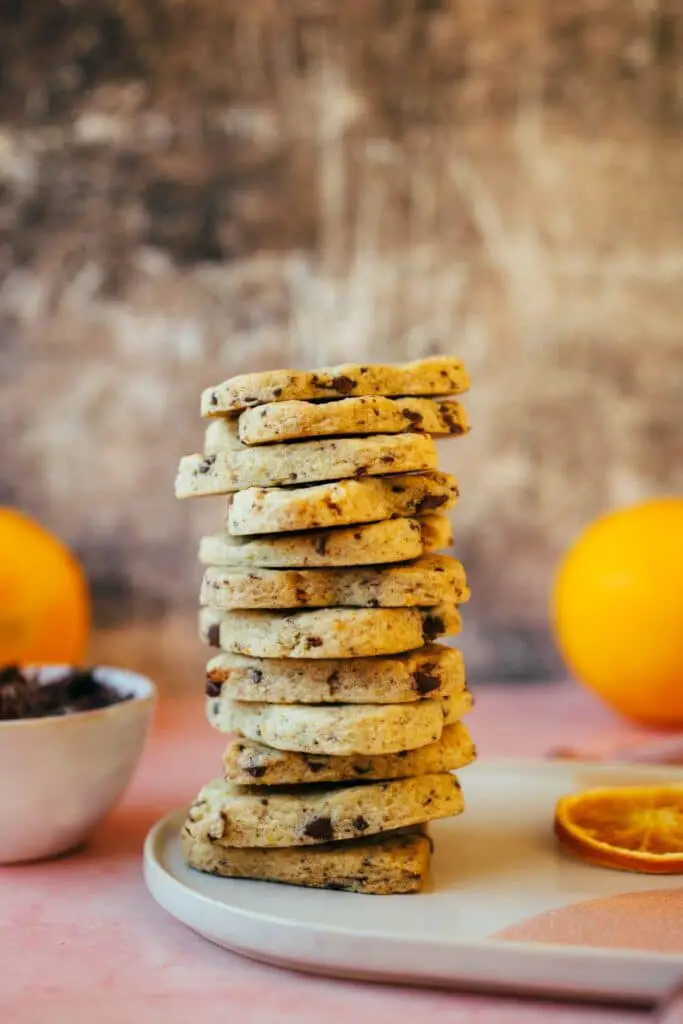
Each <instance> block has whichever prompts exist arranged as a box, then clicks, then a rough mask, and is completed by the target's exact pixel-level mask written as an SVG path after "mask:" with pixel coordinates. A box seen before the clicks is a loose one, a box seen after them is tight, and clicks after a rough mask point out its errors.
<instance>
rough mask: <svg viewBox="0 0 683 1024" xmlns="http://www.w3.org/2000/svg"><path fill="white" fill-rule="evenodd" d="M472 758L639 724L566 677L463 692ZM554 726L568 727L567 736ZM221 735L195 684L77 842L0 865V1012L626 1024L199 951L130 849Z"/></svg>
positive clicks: (137, 847)
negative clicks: (624, 720)
mask: <svg viewBox="0 0 683 1024" xmlns="http://www.w3.org/2000/svg"><path fill="white" fill-rule="evenodd" d="M471 725H472V731H473V733H474V735H475V736H476V740H477V746H478V748H479V751H480V755H481V756H484V757H486V756H491V755H516V756H525V757H528V756H533V755H541V754H543V753H544V752H545V751H546V750H547V749H548V748H549V747H554V746H556V745H559V744H563V745H567V744H572V745H581V746H585V747H587V748H588V749H594V750H596V751H598V750H606V749H608V748H609V747H610V746H613V745H614V746H616V745H618V744H620V743H623V742H624V741H629V740H630V739H631V738H635V737H638V736H639V735H641V733H639V732H638V730H635V729H632V728H630V727H629V726H624V725H622V724H621V723H620V722H618V721H617V720H616V719H614V718H613V717H612V716H611V715H609V713H608V712H606V711H603V710H602V709H600V708H599V707H598V706H597V705H596V704H595V703H594V702H593V701H592V700H591V699H590V698H589V697H588V696H587V695H584V694H583V693H581V692H580V691H579V690H578V689H575V688H573V687H569V686H554V687H552V688H551V687H546V686H544V687H528V688H523V689H517V688H516V689H510V688H498V687H487V688H483V689H481V690H480V691H479V693H478V705H477V708H476V710H475V712H474V714H473V716H472V719H471ZM568 730H571V732H570V733H569V732H568ZM222 746H223V740H222V737H221V736H219V735H217V734H215V733H212V732H211V730H210V729H209V728H208V727H207V726H206V723H205V721H204V718H203V708H202V700H201V697H199V695H198V696H197V699H195V700H192V701H175V702H169V703H167V704H166V705H165V706H162V708H161V711H160V713H159V716H158V721H157V725H156V728H155V731H154V735H153V737H152V740H151V742H150V744H149V746H148V748H147V751H146V755H145V757H144V759H143V763H142V765H141V767H140V771H139V772H138V775H137V778H136V780H135V783H134V785H133V787H132V788H131V790H130V792H129V794H128V796H127V799H126V800H125V802H124V803H123V805H122V806H121V807H120V808H119V809H118V811H117V812H116V813H115V814H114V815H113V816H112V817H111V819H110V821H109V822H108V823H107V824H106V825H105V826H103V827H102V828H101V829H100V831H99V833H98V835H97V836H96V837H95V839H94V840H93V842H92V843H91V844H90V846H89V847H88V848H87V849H86V850H84V851H82V852H81V853H78V854H76V855H73V856H70V857H66V858H63V859H61V860H57V861H53V862H51V863H43V864H37V865H29V866H21V867H12V868H0V979H1V982H2V984H1V986H0V1020H2V1021H8V1022H9V1021H11V1022H12V1024H43V1022H45V1021H47V1022H49V1024H86V1022H87V1024H93V1022H96V1024H136V1022H138V1021H139V1022H144V1024H157V1022H158V1024H162V1022H163V1024H187V1021H188V1020H202V1019H207V1018H209V1015H210V1018H211V1019H219V1020H221V1019H225V1020H231V1021H234V1022H235V1024H272V1022H275V1021H292V1022H296V1024H320V1022H321V1021H322V1020H325V1019H327V1020H333V1021H334V1022H335V1024H347V1022H349V1024H350V1022H353V1024H363V1022H364V1021H373V1022H374V1024H389V1022H391V1024H408V1022H410V1024H414V1022H415V1021H416V1020H419V1019H425V1017H426V1016H427V1015H430V1016H433V1017H434V1018H435V1019H438V1020H439V1024H456V1022H457V1024H470V1022H472V1024H474V1022H486V1024H554V1022H566V1024H570V1022H577V1024H628V1022H630V1021H634V1022H635V1021H639V1022H644V1021H648V1020H650V1019H651V1017H650V1016H649V1015H648V1014H646V1013H640V1012H637V1011H633V1012H630V1011H626V1010H624V1009H609V1008H604V1009H600V1008H596V1007H578V1006H561V1005H559V1004H552V1005H550V1004H543V1003H532V1002H527V1001H526V1000H523V1001H522V1000H513V999H493V998H488V997H484V996H474V995H460V994H455V993H448V992H446V993H442V992H429V991H424V990H405V989H398V988H389V987H384V986H379V985H370V984H357V983H352V982H342V981H334V980H329V979H321V978H313V977H307V976H304V975H298V974H294V973H290V972H287V971H283V970H278V969H276V968H271V967H266V966H263V965H260V964H255V963H251V962H249V961H246V960H243V959H241V958H240V957H238V956H235V955H233V954H230V953H227V952H225V951H223V950H219V949H217V948H214V947H212V946H211V945H209V944H208V943H206V942H204V941H203V940H202V939H200V938H198V937H197V936H195V935H193V934H192V933H191V932H189V931H188V930H187V929H185V928H184V927H183V926H182V925H180V924H178V923H177V922H176V921H174V920H173V919H172V918H170V917H168V916H167V915H166V914H165V913H164V912H163V911H162V910H161V909H160V908H158V907H157V906H156V905H155V904H154V903H153V901H152V900H151V898H150V897H149V896H148V894H147V891H146V889H145V887H144V883H143V881H142V876H141V860H140V851H141V845H142V841H143V839H144V836H145V833H146V832H147V830H148V828H149V827H150V825H152V824H153V822H154V821H155V820H156V819H157V818H159V817H160V816H161V815H162V814H164V813H165V812H166V811H168V810H169V809H170V808H172V807H175V806H177V805H178V804H181V803H183V802H185V801H187V800H189V799H190V798H191V797H192V795H193V794H194V791H195V790H196V789H197V788H198V787H199V786H200V785H201V784H202V783H203V782H204V781H206V779H207V778H209V777H210V776H212V775H215V774H217V769H218V758H219V755H220V752H221V748H222Z"/></svg>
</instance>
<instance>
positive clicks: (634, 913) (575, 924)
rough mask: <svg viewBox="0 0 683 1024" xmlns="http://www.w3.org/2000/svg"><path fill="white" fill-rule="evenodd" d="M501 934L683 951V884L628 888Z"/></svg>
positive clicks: (530, 939) (503, 936)
mask: <svg viewBox="0 0 683 1024" xmlns="http://www.w3.org/2000/svg"><path fill="white" fill-rule="evenodd" d="M633 884H634V886H635V885H637V884H638V882H637V879H634V881H633ZM497 938H499V939H511V940H513V941H515V942H552V943H555V944H560V945H570V946H571V945H579V946H596V947H601V948H603V949H604V948H605V947H610V946H611V947H612V948H614V949H643V950H646V951H647V952H650V953H683V889H671V890H666V891H656V892H627V893H620V894H619V895H618V896H604V897H602V898H600V899H596V900H587V901H586V902H585V903H574V904H572V906H570V907H560V909H559V910H551V911H550V912H549V913H547V914H539V915H538V917H532V918H530V919H529V920H528V921H523V922H522V923H521V924H517V925H513V926H512V927H511V928H506V929H505V930H504V931H502V932H499V933H498V936H497Z"/></svg>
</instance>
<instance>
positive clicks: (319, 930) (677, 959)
mask: <svg viewBox="0 0 683 1024" xmlns="http://www.w3.org/2000/svg"><path fill="white" fill-rule="evenodd" d="M562 765H564V766H566V767H567V768H571V769H573V770H576V771H579V772H580V771H582V770H588V771H598V772H600V773H602V772H604V773H605V774H607V773H611V772H616V773H619V774H624V775H627V776H628V775H633V776H636V775H639V776H641V777H642V776H646V777H647V776H653V777H658V776H661V775H662V773H663V772H664V773H666V774H667V776H673V784H676V783H677V782H681V783H683V768H676V767H673V766H672V767H671V769H670V768H669V766H668V765H666V766H660V765H651V764H648V765H636V764H619V763H618V762H602V761H575V760H569V759H568V760H566V761H563V760H556V759H553V760H550V761H543V760H540V759H534V758H512V757H507V758H486V759H482V760H481V761H480V762H478V767H479V769H480V770H482V769H483V770H487V769H491V770H493V771H495V770H496V769H501V770H504V769H505V768H509V767H514V768H515V769H516V770H527V771H528V770H534V769H539V768H541V767H543V766H544V767H551V766H555V767H558V768H559V767H560V766H562ZM472 767H474V766H472ZM188 806H189V805H188V804H184V805H182V806H178V807H175V808H174V809H172V810H170V811H169V812H167V813H166V814H165V815H163V816H162V817H161V818H159V819H158V820H157V821H156V822H155V823H154V825H152V827H151V828H150V829H149V831H148V833H147V835H146V837H145V841H144V845H143V862H144V876H145V882H146V885H147V888H148V889H149V891H150V893H151V895H152V897H153V898H154V900H155V901H156V902H157V903H159V904H160V905H161V906H162V907H163V909H165V910H166V912H167V913H171V914H172V915H173V916H176V915H174V914H173V912H172V911H170V910H169V909H168V907H167V906H166V905H165V903H164V902H162V901H161V900H159V899H158V895H157V893H156V891H155V890H156V885H157V882H158V881H159V879H160V878H163V883H164V884H165V885H166V886H168V887H170V888H171V889H172V890H173V891H175V892H176V893H177V894H178V895H179V896H181V898H182V899H192V900H193V901H195V902H196V903H197V904H199V905H201V904H204V905H206V906H207V907H211V908H214V909H215V908H216V906H217V903H216V900H214V899H213V898H212V897H210V896H207V895H205V894H204V893H201V892H198V891H197V890H196V889H193V888H192V887H191V886H189V885H188V884H187V883H185V882H183V881H182V880H180V879H179V878H176V877H175V876H174V875H173V874H172V873H171V871H169V870H168V868H167V867H166V866H165V865H164V863H163V861H162V859H161V857H160V856H159V855H158V851H159V847H160V844H165V843H166V842H167V840H166V838H165V834H166V833H168V832H170V830H171V829H174V830H176V832H177V829H178V826H179V824H180V823H181V821H182V818H183V817H184V816H185V815H186V813H187V808H188ZM634 877H636V876H634ZM671 877H672V878H675V877H678V878H681V876H674V875H672V876H671ZM347 895H349V894H347ZM350 895H354V894H350ZM577 902H583V901H577ZM568 905H571V904H568ZM222 909H223V911H224V912H225V913H227V914H229V915H230V916H231V917H232V918H233V920H235V919H237V920H242V921H250V922H254V923H256V924H258V925H261V926H263V927H266V928H268V927H270V928H273V927H276V928H281V929H282V928H286V929H287V930H289V931H290V932H294V931H301V930H303V931H305V932H306V933H307V934H308V935H309V936H313V937H314V938H316V937H322V936H330V935H331V936H333V937H335V938H338V939H356V941H357V940H358V938H359V933H358V932H357V931H354V930H353V929H352V928H349V927H348V926H345V925H338V924H334V923H328V924H325V925H322V924H320V923H316V922H314V923H306V922H301V921H296V920H292V919H291V918H287V917H283V916H282V915H280V914H278V913H272V912H267V911H263V910H261V909H256V908H255V909H253V910H248V909H246V908H243V907H236V906H231V905H229V904H225V905H223V908H222ZM176 919H177V920H179V921H180V922H181V923H182V924H184V925H185V927H188V928H190V930H192V931H194V932H195V933H196V934H199V935H202V937H204V938H205V939H207V940H208V941H212V940H211V937H210V936H209V935H207V934H206V933H205V932H202V931H201V930H199V929H197V928H194V927H193V926H192V925H191V924H188V923H187V922H186V921H184V920H183V919H182V918H181V917H177V916H176ZM362 938H363V941H365V942H373V943H382V944H383V945H384V946H385V947H386V946H404V945H405V944H406V943H407V942H412V943H415V942H416V940H415V938H414V937H413V936H411V935H410V933H409V932H404V931H401V932H392V933H387V932H385V931H382V930H381V929H379V930H378V929H371V930H365V929H364V930H363V932H362ZM419 945H420V947H422V948H423V949H425V950H426V951H430V950H434V951H436V950H439V951H440V952H443V951H444V950H445V949H447V950H448V951H449V952H452V953H453V954H456V953H458V952H464V951H467V953H468V954H477V953H480V954H483V955H490V954H492V953H493V954H495V955H497V956H504V957H505V958H508V959H509V958H511V957H515V956H516V957H519V958H520V959H523V960H524V961H533V960H538V958H539V957H541V958H543V959H550V960H552V961H553V962H555V963H557V964H558V965H560V964H563V963H564V964H566V965H567V966H569V965H570V964H574V965H577V964H578V962H579V961H585V960H587V959H588V960H591V961H593V962H595V961H597V962H603V963H604V964H605V965H606V966H607V965H610V966H612V967H614V968H617V967H619V966H622V967H623V968H624V969H625V970H628V969H629V968H632V967H634V966H635V965H636V964H637V965H639V966H644V965H645V964H649V965H651V966H653V967H657V968H661V969H666V968H671V970H672V973H675V974H676V976H678V975H680V974H681V972H682V970H683V957H682V955H681V954H680V953H657V952H653V951H651V950H634V949H623V950H622V949H619V948H609V947H594V946H582V945H576V944H570V943H566V944H565V943H562V944H560V943H557V944H556V943H550V942H539V941H532V942H526V941H525V942H521V941H518V940H512V939H499V938H495V937H493V938H486V939H473V940H472V941H465V940H463V939H457V938H453V939H451V938H448V937H440V938H438V939H429V938H421V939H420V940H419ZM224 948H230V949H232V950H233V951H234V952H236V953H238V954H240V955H242V956H245V957H247V958H249V959H252V960H260V961H261V962H265V963H271V964H274V963H278V960H277V959H276V958H274V957H273V956H268V955H266V954H264V956H263V957H258V956H257V955H255V954H254V953H253V952H246V950H244V949H241V948H240V947H239V946H238V945H231V946H229V947H225V946H224ZM280 964H281V965H282V966H287V967H289V968H290V969H292V968H293V969H295V970H299V971H303V972H306V971H307V972H308V973H315V974H318V975H321V974H323V975H326V976H328V977H347V978H349V977H356V978H358V979H362V977H363V973H362V971H361V970H359V971H358V973H353V974H349V973H348V972H344V971H343V970H341V969H339V970H337V969H336V968H335V967H333V966H330V967H329V968H323V967H320V966H318V965H313V964H311V965H307V964H306V960H305V958H299V959H296V958H292V960H291V962H289V963H287V962H285V961H283V960H280ZM366 977H367V978H368V980H375V981H377V980H380V981H381V980H384V981H386V982H389V983H393V984H400V983H401V982H400V981H399V980H397V979H396V978H393V979H392V978H390V977H389V976H388V975H387V976H385V977H384V978H378V977H377V975H373V974H372V972H371V973H370V974H368V975H367V976H366ZM417 977H418V980H417V981H414V982H413V981H408V982H407V984H418V985H422V986H423V987H424V986H427V987H432V988H435V987H444V986H445V985H447V984H448V983H447V982H446V981H444V982H439V981H436V980H433V979H431V978H429V977H427V976H424V978H423V980H420V976H419V975H418V976H417ZM451 987H453V988H460V989H464V990H466V989H467V988H468V985H467V983H466V981H462V982H458V981H457V980H455V979H454V981H453V983H452V984H451ZM469 988H470V990H471V991H482V987H481V985H476V984H475V983H474V982H473V983H472V984H471V985H470V986H469ZM542 988H543V986H539V985H535V984H531V983H529V984H521V985H520V986H519V987H518V988H515V989H513V988H511V987H510V986H509V985H505V984H500V985H499V984H496V983H495V982H494V983H491V984H490V986H489V985H487V986H486V988H485V989H484V990H485V991H490V992H494V991H497V992H502V993H505V992H507V993H508V994H513V993H516V994H517V995H519V994H520V993H534V992H535V993H538V992H540V991H541V990H542ZM546 994H549V995H550V996H551V997H552V996H553V995H554V996H555V997H556V998H557V997H562V998H565V999H570V1000H573V1001H577V1000H584V1001H585V1000H588V999H592V1000H594V1001H595V1000H598V1001H603V1002H615V1000H617V999H618V1001H619V1002H620V1003H621V1004H622V1005H641V1006H650V1005H652V1003H653V1002H654V1001H655V999H656V998H658V996H656V995H655V994H653V993H650V994H648V995H646V994H644V993H643V994H642V995H636V994H629V993H621V994H618V993H614V994H612V995H610V994H607V993H600V992H598V993H595V994H590V990H589V989H588V988H587V989H586V990H585V991H584V992H583V993H581V992H576V993H575V992H574V991H573V990H572V989H571V988H568V989H565V988H564V987H562V988H561V989H560V988H557V987H549V988H547V989H546ZM664 994H665V993H664V992H661V993H660V995H664Z"/></svg>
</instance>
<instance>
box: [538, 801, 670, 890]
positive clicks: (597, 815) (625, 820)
mask: <svg viewBox="0 0 683 1024" xmlns="http://www.w3.org/2000/svg"><path fill="white" fill-rule="evenodd" d="M555 833H556V835H557V837H558V839H559V840H560V842H561V843H562V844H563V845H564V846H566V847H567V849H569V850H571V851H572V852H573V853H576V854H577V855H578V856H579V857H583V859H584V860H587V861H590V862H591V863H592V864H599V865H601V866H602V867H607V868H616V869H617V870H619V871H639V872H642V873H645V874H652V875H673V874H678V873H683V785H679V786H615V787H609V788H606V789H589V790H585V791H584V792H582V793H573V794H571V795H569V796H565V797H563V798H562V799H561V800H559V801H558V803H557V806H556V807H555Z"/></svg>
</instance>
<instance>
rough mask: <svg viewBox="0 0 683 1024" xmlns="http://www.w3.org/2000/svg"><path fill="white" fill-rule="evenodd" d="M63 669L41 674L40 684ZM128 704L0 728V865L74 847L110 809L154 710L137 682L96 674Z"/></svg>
mask: <svg viewBox="0 0 683 1024" xmlns="http://www.w3.org/2000/svg"><path fill="white" fill-rule="evenodd" d="M62 672H64V667H61V666H59V667H52V666H51V667H49V668H44V669H42V670H41V675H42V677H43V678H44V679H49V677H50V676H51V675H53V674H56V673H60V674H61V673H62ZM95 675H96V677H97V678H98V679H99V680H100V681H101V682H103V683H105V684H106V685H107V686H108V687H110V688H111V689H112V690H115V691H116V692H117V693H121V694H132V697H131V698H130V699H129V700H124V701H121V702H120V703H118V704H112V705H110V706H109V707H105V708H98V709H96V710H93V711H81V712H77V713H76V714H71V715H60V716H54V717H51V718H50V717H46V718H20V719H16V720H11V721H0V864H11V863H15V862H17V861H28V860H39V859H41V858H43V857H53V856H55V855H56V854H59V853H64V852H66V851H67V850H71V849H73V848H74V847H76V846H78V845H80V843H82V842H83V841H84V840H86V839H87V838H88V837H89V836H90V834H91V833H92V831H93V829H94V828H95V827H96V826H97V825H98V824H99V823H100V821H101V820H102V819H103V818H104V816H105V815H106V813H107V811H109V810H110V808H111V807H112V806H113V805H114V804H115V803H116V801H117V800H118V798H119V797H120V796H121V793H122V792H123V790H124V788H125V787H126V785H127V783H128V782H129V780H130V777H131V775H132V774H133V770H134V769H135V766H136V764H137V762H138V759H139V757H140V753H141V751H142V747H143V744H144V741H145V736H146V733H147V727H148V725H149V722H150V719H151V716H152V710H153V707H154V699H155V693H156V690H155V687H154V684H153V683H152V682H151V681H150V680H149V679H146V678H145V677H144V676H140V675H137V674H136V673H135V672H127V671H125V670H124V669H118V668H97V669H96V670H95Z"/></svg>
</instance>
